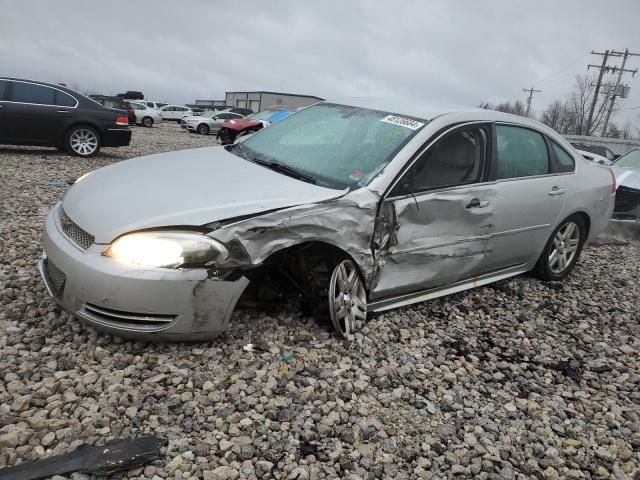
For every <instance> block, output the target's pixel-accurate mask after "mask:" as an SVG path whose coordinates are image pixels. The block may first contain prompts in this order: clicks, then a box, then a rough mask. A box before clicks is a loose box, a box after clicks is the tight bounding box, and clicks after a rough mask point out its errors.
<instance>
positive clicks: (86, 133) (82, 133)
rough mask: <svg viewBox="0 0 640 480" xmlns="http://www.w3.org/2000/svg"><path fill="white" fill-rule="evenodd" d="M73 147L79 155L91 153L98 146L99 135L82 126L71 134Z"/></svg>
mask: <svg viewBox="0 0 640 480" xmlns="http://www.w3.org/2000/svg"><path fill="white" fill-rule="evenodd" d="M70 143H71V149H72V150H73V151H74V152H75V153H77V154H78V155H82V156H87V155H91V154H92V153H93V152H95V151H96V149H97V148H98V137H96V135H95V133H93V132H92V131H91V130H87V129H85V128H80V129H78V130H76V131H74V132H73V133H72V134H71V138H70Z"/></svg>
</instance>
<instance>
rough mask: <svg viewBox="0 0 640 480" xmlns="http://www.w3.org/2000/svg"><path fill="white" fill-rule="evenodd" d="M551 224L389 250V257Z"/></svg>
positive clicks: (488, 238)
mask: <svg viewBox="0 0 640 480" xmlns="http://www.w3.org/2000/svg"><path fill="white" fill-rule="evenodd" d="M550 226H551V224H550V223H545V224H543V225H533V226H530V227H522V228H514V229H513V230H505V231H504V232H496V233H490V234H488V235H478V236H476V237H467V238H461V239H457V240H451V241H448V242H440V243H433V244H431V245H421V246H419V247H412V248H405V249H403V250H392V249H390V250H389V255H399V254H402V253H410V252H418V251H420V250H427V249H430V248H440V247H446V246H449V245H457V244H460V243H466V242H474V241H476V240H490V239H492V238H496V237H501V236H503V235H511V234H512V233H521V232H528V231H530V230H538V229H541V228H547V227H550Z"/></svg>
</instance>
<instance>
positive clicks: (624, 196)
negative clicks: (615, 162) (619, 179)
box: [613, 185, 640, 213]
mask: <svg viewBox="0 0 640 480" xmlns="http://www.w3.org/2000/svg"><path fill="white" fill-rule="evenodd" d="M638 205H640V190H636V189H635V188H629V187H625V186H624V185H620V186H619V187H618V189H617V190H616V203H615V206H614V207H613V211H614V212H616V213H625V212H630V211H631V210H633V209H634V208H636V207H637V206H638Z"/></svg>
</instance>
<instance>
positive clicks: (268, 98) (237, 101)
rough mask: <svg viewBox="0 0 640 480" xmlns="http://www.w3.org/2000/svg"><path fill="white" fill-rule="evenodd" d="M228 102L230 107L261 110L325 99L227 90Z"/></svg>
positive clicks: (298, 105) (310, 103) (288, 94)
mask: <svg viewBox="0 0 640 480" xmlns="http://www.w3.org/2000/svg"><path fill="white" fill-rule="evenodd" d="M225 100H226V104H227V105H228V106H230V107H241V108H250V109H251V110H253V111H254V112H259V111H260V110H264V109H265V108H269V107H272V106H274V105H284V106H286V107H291V108H298V107H306V106H308V105H312V104H314V103H317V102H320V101H322V100H324V99H323V98H320V97H315V96H313V95H296V94H293V93H282V92H265V91H259V92H226V99H225Z"/></svg>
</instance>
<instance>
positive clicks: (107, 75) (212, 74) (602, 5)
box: [0, 0, 640, 126]
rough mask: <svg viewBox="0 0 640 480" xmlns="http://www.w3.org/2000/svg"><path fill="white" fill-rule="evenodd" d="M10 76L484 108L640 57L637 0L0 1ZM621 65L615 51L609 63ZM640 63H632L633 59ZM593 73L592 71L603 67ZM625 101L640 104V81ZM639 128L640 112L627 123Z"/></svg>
mask: <svg viewBox="0 0 640 480" xmlns="http://www.w3.org/2000/svg"><path fill="white" fill-rule="evenodd" d="M0 6H1V11H2V15H1V16H0V75H6V76H15V77H26V78H32V79H38V80H44V81H52V82H65V83H67V84H68V85H73V86H76V87H79V89H80V90H81V91H84V92H90V93H98V92H100V93H106V94H115V93H118V92H121V91H125V90H141V91H142V92H144V94H145V98H148V99H150V100H159V101H168V102H173V103H180V104H183V103H191V102H193V101H194V100H195V99H196V98H198V99H200V98H201V99H224V92H225V91H233V90H245V89H248V90H273V91H280V89H281V86H282V88H283V89H284V91H286V92H293V93H302V94H310V95H317V96H320V97H325V98H331V97H337V96H382V97H393V96H399V97H420V98H423V99H429V100H434V101H439V102H452V103H457V104H465V105H477V104H478V103H479V102H481V101H490V102H499V101H503V100H518V99H519V100H524V99H525V93H524V92H523V91H522V89H523V88H525V87H526V88H529V87H532V86H533V87H534V88H537V89H539V90H542V93H539V94H536V95H535V97H534V101H533V108H534V109H535V110H536V112H542V111H543V110H544V109H545V107H546V106H547V104H548V103H549V102H550V101H552V100H553V99H555V98H557V97H562V96H564V95H565V94H566V93H567V92H568V91H569V90H570V89H571V86H572V83H573V80H574V77H575V75H576V74H578V73H584V72H585V71H586V65H587V64H588V63H600V61H601V57H597V56H594V55H589V52H590V51H591V50H592V49H593V50H598V51H602V50H604V49H607V48H608V49H624V48H626V47H628V48H629V49H631V50H632V51H634V52H640V30H639V29H638V21H639V20H640V1H639V0H628V1H616V2H610V3H607V2H603V1H602V0H598V1H592V0H574V1H566V0H563V1H559V0H553V1H547V0H544V1H541V0H537V1H535V2H533V1H530V0H522V1H520V0H500V1H497V0H496V1H475V0H465V1H444V0H443V1H409V0H402V1H394V2H391V1H384V2H383V1H364V0H360V1H356V0H354V1H346V0H335V1H334V0H323V1H321V2H303V1H294V0H290V1H272V0H270V1H258V0H256V1H248V0H243V1H236V2H230V1H225V2H221V1H213V0H210V1H204V0H203V1H176V0H169V1H167V0H149V1H145V0H142V1H107V2H102V1H80V0H77V1H76V0H61V1H50V0H43V1H34V0H0ZM616 63H619V60H617V59H613V60H612V62H611V64H616ZM639 66H640V57H632V58H631V59H630V60H629V62H628V67H631V68H635V67H639ZM592 72H593V70H592ZM623 78H624V80H625V82H627V83H629V84H630V85H631V87H632V88H631V96H630V98H629V99H627V100H625V101H624V105H623V106H624V107H627V108H629V107H637V106H640V75H636V76H635V78H631V75H626V76H625V77H623ZM627 118H629V119H632V120H633V121H634V122H635V123H636V125H638V126H640V109H636V110H632V109H627V110H624V111H623V112H621V114H620V115H619V117H618V119H617V121H618V122H619V123H622V121H623V120H625V119H627Z"/></svg>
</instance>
